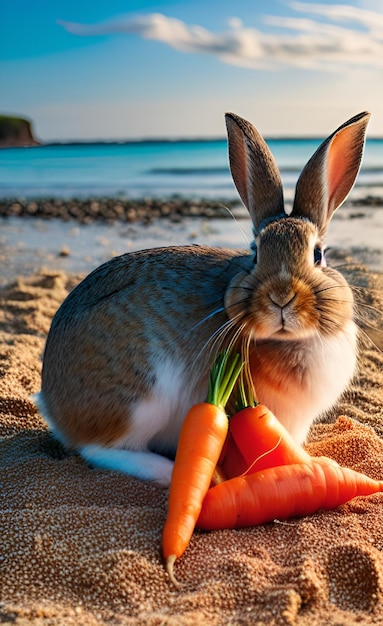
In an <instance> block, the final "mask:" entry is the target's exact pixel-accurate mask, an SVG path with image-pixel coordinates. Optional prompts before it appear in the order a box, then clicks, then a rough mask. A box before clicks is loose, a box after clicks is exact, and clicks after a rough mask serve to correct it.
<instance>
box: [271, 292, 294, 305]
mask: <svg viewBox="0 0 383 626" xmlns="http://www.w3.org/2000/svg"><path fill="white" fill-rule="evenodd" d="M296 297H297V294H296V293H295V292H294V291H288V292H286V293H275V292H273V293H269V299H270V300H271V302H272V303H273V304H275V305H276V306H277V307H279V308H281V309H284V308H285V307H286V306H288V305H289V304H292V303H293V301H294V300H295V298H296Z"/></svg>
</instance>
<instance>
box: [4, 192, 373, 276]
mask: <svg viewBox="0 0 383 626" xmlns="http://www.w3.org/2000/svg"><path fill="white" fill-rule="evenodd" d="M286 204H287V207H286V208H287V211H289V205H288V203H286ZM225 207H226V208H225ZM382 208H383V198H374V199H373V200H371V201H370V204H369V205H366V204H363V203H360V201H359V200H357V201H353V202H352V203H351V202H349V201H347V203H345V205H344V206H343V207H342V208H341V209H340V210H339V211H337V212H336V213H335V215H334V218H333V220H332V222H331V225H330V228H329V231H328V235H327V240H326V245H327V246H328V247H329V251H328V253H327V255H326V256H327V258H328V262H329V264H330V265H333V266H337V265H339V263H340V259H341V260H342V262H343V263H344V262H347V263H350V262H357V263H360V264H363V265H365V266H366V267H367V268H368V269H369V270H371V271H378V272H383V246H382V241H383V210H382ZM251 240H252V229H251V222H250V219H249V216H248V213H247V211H246V209H245V208H244V207H243V206H242V205H241V204H240V203H239V201H238V200H235V201H234V200H233V201H232V202H231V203H228V202H225V203H223V202H222V203H221V202H219V201H218V202H217V201H211V200H206V199H201V200H199V201H195V200H190V199H189V200H187V199H184V198H181V197H173V198H169V199H166V200H161V199H155V198H142V199H141V200H140V201H134V200H124V201H123V200H121V199H118V198H117V199H116V198H109V199H104V200H102V201H101V200H96V199H90V198H89V199H87V200H76V201H75V200H72V201H71V202H67V201H65V200H58V199H56V200H55V201H53V200H46V199H44V200H41V199H40V200H39V201H37V200H30V201H21V200H18V201H16V200H13V201H11V200H9V201H8V202H7V203H5V202H4V201H0V261H2V262H1V263H0V286H1V285H6V284H8V283H10V282H12V281H13V280H15V279H16V278H17V277H18V276H28V275H32V274H33V273H35V272H39V271H41V270H42V269H45V268H50V269H54V270H58V271H65V272H67V273H78V272H80V273H89V272H90V271H91V270H93V269H94V268H95V267H97V266H98V265H100V264H101V263H103V262H104V261H106V260H108V259H109V258H111V257H113V256H116V255H119V254H124V253H126V252H131V251H135V250H139V249H144V248H153V247H163V246H169V245H188V244H189V245H190V244H205V245H210V246H219V247H232V248H237V249H248V247H249V244H250V241H251ZM345 259H346V261H345Z"/></svg>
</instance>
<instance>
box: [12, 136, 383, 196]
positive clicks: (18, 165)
mask: <svg viewBox="0 0 383 626" xmlns="http://www.w3.org/2000/svg"><path fill="white" fill-rule="evenodd" d="M321 141H322V139H321V138H311V139H308V138H303V139H302V138H298V139H291V138H290V139H287V138H283V139H276V138H274V139H269V140H268V141H267V143H268V145H269V147H270V149H271V152H272V153H273V155H274V157H275V159H276V162H277V164H278V166H279V169H280V172H281V177H282V181H283V184H284V188H285V196H286V198H289V197H292V195H293V192H294V188H295V184H296V181H297V179H298V176H299V174H300V172H301V170H302V168H303V167H304V165H305V163H306V162H307V160H308V159H309V158H310V156H311V155H312V154H313V153H314V151H315V150H316V148H317V147H318V145H319V144H320V143H321ZM352 194H353V196H354V197H358V198H365V197H371V196H372V197H374V196H378V197H383V139H374V138H372V139H368V140H367V144H366V149H365V153H364V158H363V162H362V167H361V170H360V173H359V176H358V179H357V182H356V185H355V187H354V190H353V191H352ZM172 196H182V197H188V198H199V199H201V198H204V199H216V200H227V199H235V198H236V197H238V196H237V193H236V191H235V188H234V185H233V182H232V179H231V176H230V172H229V166H228V156H227V141H226V140H225V139H222V140H195V141H194V140H192V141H188V140H184V141H137V142H126V143H77V144H46V145H41V146H36V147H28V148H3V149H1V150H0V198H2V199H4V198H26V199H28V198H44V197H47V198H48V197H49V198H55V197H56V198H57V197H58V198H88V197H94V198H97V197H121V198H128V199H137V198H145V197H152V198H153V197H156V198H160V199H161V198H169V197H172Z"/></svg>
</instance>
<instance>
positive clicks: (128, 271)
mask: <svg viewBox="0 0 383 626" xmlns="http://www.w3.org/2000/svg"><path fill="white" fill-rule="evenodd" d="M368 119H369V113H360V114H359V115H356V116H355V117H353V118H351V119H350V120H348V121H347V122H346V123H345V124H343V125H342V126H340V127H339V128H338V129H337V130H336V131H335V132H334V133H332V135H330V136H329V137H328V138H327V139H326V140H325V141H324V142H323V143H322V144H321V145H320V146H319V148H318V149H317V151H316V152H315V154H314V155H313V156H312V157H311V159H310V160H309V162H308V163H307V165H306V166H305V168H304V169H303V171H302V173H301V175H300V177H299V180H298V183H297V186H296V193H295V199H294V204H293V208H292V211H291V213H290V214H289V215H288V214H287V213H286V212H285V208H284V202H283V190H282V183H281V179H280V174H279V171H278V168H277V165H276V163H275V161H274V158H273V156H272V155H271V153H270V151H269V148H268V146H267V144H266V143H265V141H264V140H263V138H262V137H261V135H260V134H259V133H258V132H257V131H256V129H255V128H254V127H253V126H252V125H251V124H250V123H249V122H247V121H246V120H243V119H242V118H240V117H239V116H237V115H235V114H233V113H228V114H227V115H226V125H227V132H228V146H229V161H230V169H231V173H232V177H233V180H234V183H235V185H236V187H237V190H238V192H239V195H240V197H241V199H242V201H243V203H244V205H245V206H246V207H247V209H248V211H249V214H250V217H251V220H252V224H253V229H254V242H253V244H252V247H251V249H250V250H249V251H247V252H243V251H236V250H230V249H220V248H211V247H207V246H196V245H190V246H180V247H166V248H157V249H151V250H143V251H140V252H133V253H130V254H125V255H122V256H119V257H116V258H113V259H111V260H110V261H108V262H107V263H104V264H103V265H101V266H100V267H99V268H97V269H96V270H94V271H93V272H92V273H91V274H89V275H88V276H87V277H86V278H85V279H84V280H83V281H82V282H81V283H80V284H79V285H78V286H77V287H76V288H75V289H74V290H73V291H72V292H71V293H70V294H69V295H68V296H67V298H66V299H65V300H64V302H63V303H62V305H61V306H60V308H59V310H58V311H57V313H56V315H55V316H54V318H53V321H52V325H51V328H50V331H49V334H48V338H47V342H46V346H45V351H44V358H43V370H42V386H41V392H40V393H39V394H37V396H36V398H35V400H36V404H37V405H38V408H39V410H40V412H41V414H42V415H43V416H44V418H45V419H46V421H47V423H48V425H49V426H50V427H51V429H52V431H53V432H54V434H55V435H56V436H57V437H58V438H59V439H60V440H61V442H63V443H64V445H66V446H68V447H70V448H74V449H76V450H77V451H78V452H79V453H80V454H81V455H82V456H83V457H84V458H85V459H87V460H88V461H89V462H90V463H91V464H93V465H96V466H100V467H104V468H109V469H111V470H119V471H122V472H125V473H127V474H130V475H133V476H135V477H137V478H142V479H147V480H153V481H156V482H157V483H158V484H160V485H164V486H167V485H168V484H169V483H170V480H171V474H172V467H173V461H172V458H173V455H174V452H175V449H176V447H177V441H178V437H179V433H180V429H181V426H182V422H183V419H184V416H185V415H186V412H187V411H188V409H189V408H190V407H191V406H192V405H193V404H194V403H197V402H200V401H203V400H205V398H206V393H207V380H208V374H209V369H210V367H211V365H212V362H213V360H214V358H215V356H216V354H217V352H219V351H220V350H222V349H223V348H225V347H228V346H229V345H238V346H239V347H240V349H241V350H242V353H243V355H244V357H245V358H246V360H247V361H248V363H249V367H250V370H251V376H252V379H253V385H254V389H255V392H256V394H257V397H258V399H259V401H260V402H262V403H263V404H266V405H267V406H268V407H269V408H270V409H271V410H272V411H273V412H274V413H275V415H276V416H277V417H278V419H279V420H280V421H281V422H282V424H284V426H285V427H286V428H287V429H288V430H289V431H290V433H291V434H292V435H293V437H294V438H295V439H296V441H297V442H299V443H303V442H304V441H305V439H306V437H307V434H308V431H309V429H310V426H311V425H312V423H313V421H314V420H315V419H316V418H318V417H319V416H320V415H322V414H323V413H325V412H326V411H328V410H329V409H330V408H331V407H332V406H333V405H334V404H335V403H336V401H337V399H338V398H339V396H340V395H341V394H342V393H343V391H344V390H345V389H346V387H347V385H348V384H349V382H350V380H351V378H352V376H353V375H354V371H355V367H356V360H357V327H356V324H355V321H354V305H353V296H352V292H351V289H350V287H349V286H348V284H347V283H346V281H345V279H344V278H343V277H342V275H341V274H340V273H339V272H337V271H336V270H335V269H331V268H329V267H327V266H326V262H325V259H324V255H323V250H324V245H325V235H326V231H327V227H328V224H329V222H330V220H331V217H332V215H333V213H334V211H335V210H336V209H337V208H338V207H339V206H340V205H341V204H342V203H343V201H344V200H345V198H346V196H347V195H348V193H349V191H350V189H351V188H352V186H353V184H354V181H355V178H356V176H357V173H358V171H359V167H360V163H361V158H362V154H363V149H364V142H365V133H366V127H367V123H368Z"/></svg>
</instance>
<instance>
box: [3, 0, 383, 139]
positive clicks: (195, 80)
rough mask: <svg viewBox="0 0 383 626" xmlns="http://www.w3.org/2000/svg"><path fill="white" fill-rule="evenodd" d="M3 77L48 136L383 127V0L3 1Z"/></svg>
mask: <svg viewBox="0 0 383 626" xmlns="http://www.w3.org/2000/svg"><path fill="white" fill-rule="evenodd" d="M0 84H1V90H0V111H1V112H3V113H8V114H19V115H24V116H27V117H29V118H31V119H32V120H33V122H34V127H35V132H36V134H37V135H38V137H39V138H41V139H42V140H46V141H50V140H70V139H83V140H86V139H113V140H115V139H117V140H118V139H128V138H147V137H180V136H184V137H195V136H213V137H216V136H219V137H221V136H224V134H225V128H224V119H223V115H224V112H225V111H229V110H231V111H234V112H235V113H238V114H239V115H241V116H243V117H245V118H247V119H249V120H250V121H252V122H253V123H254V124H255V125H256V126H257V128H258V129H259V130H260V131H261V132H262V133H264V134H265V135H267V136H275V135H312V134H315V135H318V134H319V135H327V134H329V132H331V131H332V130H333V129H334V128H335V127H337V126H338V125H339V124H341V123H342V122H343V121H345V120H346V119H348V118H349V117H351V116H352V115H354V114H356V113H358V112H360V111H363V110H370V111H372V113H373V118H372V121H371V124H370V128H369V133H370V135H381V136H383V0H353V1H348V2H341V1H339V2H338V3H334V2H329V1H327V0H322V1H321V2H311V1H307V0H306V1H304V2H303V1H302V2H300V1H297V0H236V1H235V2H233V0H214V1H213V0H193V1H185V0H168V1H166V0H164V1H162V2H161V1H158V2H151V1H149V0H148V1H145V0H142V1H139V0H130V1H128V0H125V1H122V0H108V1H106V0H104V1H101V0H76V1H75V0H33V2H32V1H31V0H2V9H1V20H0Z"/></svg>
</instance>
